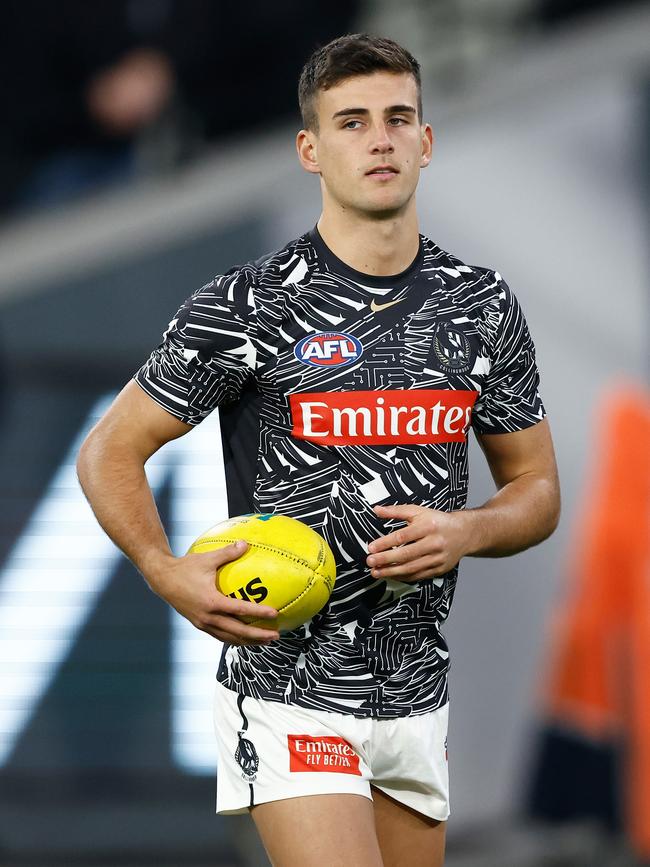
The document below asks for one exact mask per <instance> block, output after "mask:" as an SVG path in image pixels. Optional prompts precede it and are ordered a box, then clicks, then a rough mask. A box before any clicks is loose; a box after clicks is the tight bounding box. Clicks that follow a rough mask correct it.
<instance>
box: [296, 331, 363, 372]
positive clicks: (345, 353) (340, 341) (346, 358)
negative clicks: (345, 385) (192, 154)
mask: <svg viewBox="0 0 650 867" xmlns="http://www.w3.org/2000/svg"><path fill="white" fill-rule="evenodd" d="M362 352H363V346H362V345H361V343H360V342H359V341H358V340H357V338H356V337H352V335H351V334H344V333H343V332H342V331H324V332H321V333H320V334H309V335H308V336H307V337H303V339H302V340H301V341H300V343H297V344H296V347H295V349H294V350H293V354H294V355H295V356H296V358H297V359H298V361H302V363H303V364H311V365H312V367H343V366H344V365H345V364H352V362H353V361H357V360H358V359H359V358H361V353H362Z"/></svg>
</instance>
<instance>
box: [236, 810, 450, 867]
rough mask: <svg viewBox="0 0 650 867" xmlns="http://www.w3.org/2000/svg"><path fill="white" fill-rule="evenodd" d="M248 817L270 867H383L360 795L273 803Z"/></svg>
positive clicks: (370, 815) (372, 825)
mask: <svg viewBox="0 0 650 867" xmlns="http://www.w3.org/2000/svg"><path fill="white" fill-rule="evenodd" d="M251 816H252V817H253V821H254V822H255V825H256V827H257V830H258V832H259V834H260V837H261V838H262V843H263V844H264V848H265V849H266V852H267V854H268V856H269V859H270V861H271V863H272V865H273V867H351V865H354V867H382V864H383V862H382V859H381V851H380V848H379V843H378V841H377V834H376V832H375V821H374V814H373V804H372V801H371V800H369V799H368V798H365V797H363V796H361V795H342V794H336V795H308V796H305V797H300V798H287V799H285V800H283V801H271V802H270V803H268V804H260V805H259V806H257V807H253V808H252V809H251ZM404 863H406V862H404ZM414 863H419V862H411V865H410V867H413V864H414ZM421 863H422V865H423V867H424V862H421ZM432 863H433V862H432Z"/></svg>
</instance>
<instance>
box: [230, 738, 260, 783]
mask: <svg viewBox="0 0 650 867" xmlns="http://www.w3.org/2000/svg"><path fill="white" fill-rule="evenodd" d="M237 737H238V738H239V743H238V745H237V749H236V750H235V761H236V762H237V763H238V765H239V767H240V768H241V770H242V774H241V776H242V780H246V781H247V782H249V783H253V782H254V781H255V780H256V779H257V769H258V768H259V766H260V758H259V756H258V755H257V750H256V749H255V746H254V744H253V742H252V741H249V740H248V738H245V737H244V732H243V731H241V732H237Z"/></svg>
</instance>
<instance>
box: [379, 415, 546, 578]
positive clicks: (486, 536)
mask: <svg viewBox="0 0 650 867" xmlns="http://www.w3.org/2000/svg"><path fill="white" fill-rule="evenodd" d="M478 439H479V443H480V445H481V448H482V449H483V452H484V454H485V457H486V459H487V462H488V466H489V467H490V471H491V473H492V477H493V479H494V481H495V483H496V485H497V492H496V494H495V495H494V496H493V497H491V498H490V499H489V500H488V501H487V502H486V503H484V504H483V505H482V506H479V507H478V508H476V509H463V510H461V511H457V512H440V511H437V510H435V509H427V508H424V507H423V506H407V505H400V506H376V507H375V511H376V513H377V515H379V517H380V518H385V519H389V518H393V519H396V520H402V521H406V522H407V526H406V527H403V528H401V529H399V530H396V531H394V532H393V533H389V534H388V535H387V536H382V537H381V538H379V539H376V540H375V541H374V542H371V543H370V545H369V546H368V551H369V556H368V558H367V563H368V566H369V567H370V568H371V570H372V575H373V577H374V578H380V579H383V578H391V579H395V580H399V581H419V580H422V579H423V578H434V577H436V576H437V575H443V574H444V573H445V572H448V571H449V570H450V569H452V568H453V567H454V566H455V565H456V564H457V563H458V561H459V560H460V559H461V558H462V557H466V556H476V557H505V556H508V555H509V554H516V553H518V552H519V551H523V550H525V549H526V548H530V547H531V546H532V545H536V544H538V543H539V542H542V541H543V540H544V539H546V538H548V536H550V535H551V533H552V532H553V530H554V529H555V528H556V526H557V523H558V519H559V515H560V487H559V482H558V475H557V467H556V463H555V455H554V452H553V442H552V440H551V433H550V429H549V425H548V421H547V420H546V419H544V420H543V421H541V422H539V423H538V424H536V425H533V426H532V427H529V428H526V429H525V430H521V431H516V432H515V433H503V434H479V435H478Z"/></svg>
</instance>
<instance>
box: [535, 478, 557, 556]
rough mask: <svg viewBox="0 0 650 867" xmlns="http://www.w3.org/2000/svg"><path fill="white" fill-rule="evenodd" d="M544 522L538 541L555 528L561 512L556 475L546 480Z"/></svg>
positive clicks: (549, 534)
mask: <svg viewBox="0 0 650 867" xmlns="http://www.w3.org/2000/svg"><path fill="white" fill-rule="evenodd" d="M544 512H545V518H546V520H545V522H544V526H543V536H542V538H541V539H540V542H543V541H544V540H545V539H548V538H549V536H552V535H553V533H554V532H555V531H556V530H557V528H558V524H559V523H560V515H561V512H562V497H561V495H560V483H559V480H558V478H557V476H556V477H555V478H553V479H549V480H547V490H546V509H545V510H544Z"/></svg>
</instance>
